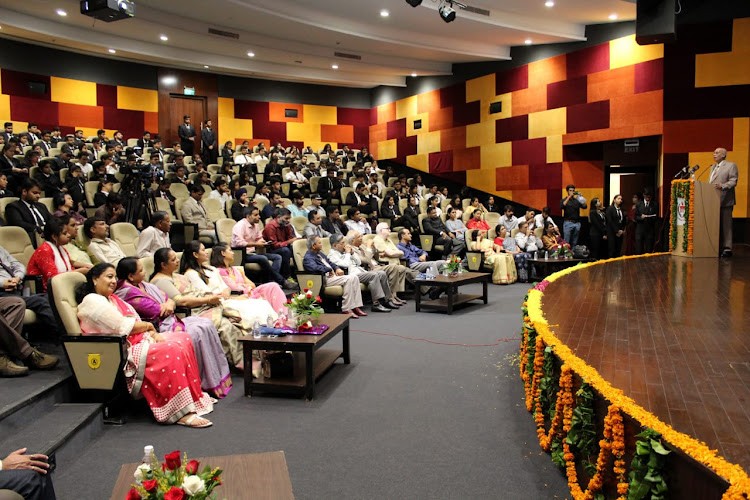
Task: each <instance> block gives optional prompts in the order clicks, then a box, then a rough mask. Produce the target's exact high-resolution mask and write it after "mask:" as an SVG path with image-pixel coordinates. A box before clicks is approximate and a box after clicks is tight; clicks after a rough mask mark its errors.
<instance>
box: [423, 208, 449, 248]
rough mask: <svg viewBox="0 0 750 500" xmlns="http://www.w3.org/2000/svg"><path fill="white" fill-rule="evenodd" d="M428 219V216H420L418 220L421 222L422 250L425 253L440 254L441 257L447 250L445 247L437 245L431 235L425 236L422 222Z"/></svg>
mask: <svg viewBox="0 0 750 500" xmlns="http://www.w3.org/2000/svg"><path fill="white" fill-rule="evenodd" d="M425 217H427V214H419V215H418V216H417V219H418V220H419V231H420V234H419V242H420V244H421V245H422V250H424V251H425V252H432V251H433V250H434V251H435V252H439V253H440V254H441V255H442V253H443V251H444V249H445V247H444V246H443V245H435V237H434V236H433V235H431V234H425V232H424V227H423V226H422V221H423V220H424V219H425Z"/></svg>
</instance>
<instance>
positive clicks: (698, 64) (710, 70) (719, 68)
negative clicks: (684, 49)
mask: <svg viewBox="0 0 750 500" xmlns="http://www.w3.org/2000/svg"><path fill="white" fill-rule="evenodd" d="M747 84H750V18H743V19H735V20H734V24H733V26H732V51H731V52H721V53H718V54H698V55H697V56H696V57H695V86H696V87H719V86H722V85H747Z"/></svg>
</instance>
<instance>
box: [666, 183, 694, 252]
mask: <svg viewBox="0 0 750 500" xmlns="http://www.w3.org/2000/svg"><path fill="white" fill-rule="evenodd" d="M679 199H683V200H685V225H684V226H683V230H684V231H685V233H684V236H683V238H682V251H683V252H685V253H686V254H688V255H693V227H694V225H695V224H694V223H695V213H694V210H693V209H692V208H693V206H694V202H695V181H693V180H692V179H684V180H675V181H672V209H671V210H670V213H671V215H670V218H669V249H670V251H674V250H676V249H677V214H678V211H679V206H678V200H679Z"/></svg>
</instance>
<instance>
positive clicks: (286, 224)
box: [263, 208, 299, 279]
mask: <svg viewBox="0 0 750 500" xmlns="http://www.w3.org/2000/svg"><path fill="white" fill-rule="evenodd" d="M291 221H292V215H291V213H289V210H287V209H286V208H279V209H277V210H276V216H275V217H274V218H273V219H272V220H271V221H270V222H269V223H268V224H266V227H265V228H264V229H263V239H264V240H266V241H267V242H268V245H269V246H268V249H267V252H270V253H274V254H277V255H280V256H281V275H282V276H283V277H284V278H286V279H289V278H290V277H291V275H292V268H291V266H290V262H291V259H292V248H291V245H292V243H294V242H295V241H297V240H298V239H299V238H297V237H296V236H294V228H293V227H292V223H291Z"/></svg>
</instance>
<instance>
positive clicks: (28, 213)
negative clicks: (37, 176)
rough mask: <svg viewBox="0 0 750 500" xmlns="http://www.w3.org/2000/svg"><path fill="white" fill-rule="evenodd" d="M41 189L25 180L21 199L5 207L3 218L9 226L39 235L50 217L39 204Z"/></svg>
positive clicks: (33, 181) (30, 180) (37, 184)
mask: <svg viewBox="0 0 750 500" xmlns="http://www.w3.org/2000/svg"><path fill="white" fill-rule="evenodd" d="M41 196H42V188H41V187H40V186H39V183H38V182H37V181H35V180H34V179H26V180H25V181H24V182H23V184H22V185H21V199H20V200H18V201H14V202H13V203H10V204H9V205H8V206H7V207H5V218H6V220H7V221H8V225H9V226H19V227H22V228H24V229H25V230H26V231H27V232H28V233H29V234H31V235H32V238H31V241H36V239H35V238H33V233H39V234H41V233H42V231H43V230H44V226H45V225H46V224H47V222H48V221H49V219H50V217H51V215H50V213H49V210H47V207H45V206H44V205H43V204H42V203H39V198H40V197H41Z"/></svg>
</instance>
